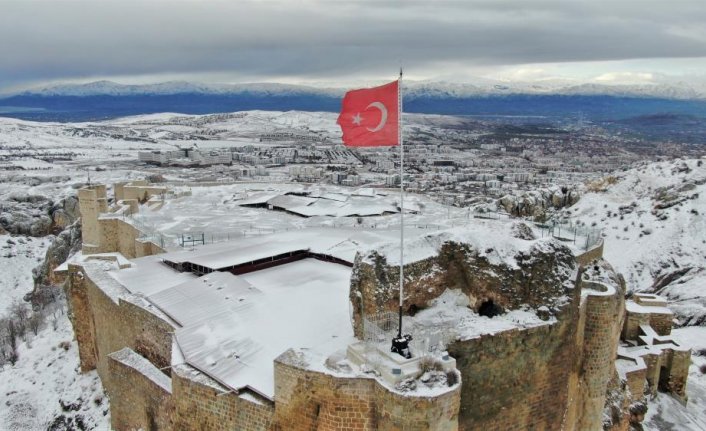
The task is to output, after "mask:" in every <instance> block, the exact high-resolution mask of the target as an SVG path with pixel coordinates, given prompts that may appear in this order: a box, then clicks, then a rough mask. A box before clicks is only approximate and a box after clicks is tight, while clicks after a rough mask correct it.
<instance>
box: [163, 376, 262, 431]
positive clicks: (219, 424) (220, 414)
mask: <svg viewBox="0 0 706 431" xmlns="http://www.w3.org/2000/svg"><path fill="white" fill-rule="evenodd" d="M199 377H200V378H201V379H202V380H210V379H208V378H207V377H206V376H203V375H199ZM172 391H173V400H174V401H173V402H174V408H175V420H174V428H173V429H174V430H202V431H219V430H224V429H228V430H248V431H266V430H269V429H270V424H271V422H272V416H273V414H274V405H273V403H272V402H270V401H268V400H264V399H263V400H261V401H260V402H255V401H250V400H247V399H244V398H242V397H240V396H239V395H238V394H235V393H232V392H231V393H227V392H224V391H223V389H219V388H218V387H217V386H215V385H213V384H208V383H207V382H205V381H204V382H201V383H199V382H197V381H195V380H194V379H192V378H190V376H189V371H188V370H183V369H179V368H177V369H175V370H174V371H173V372H172ZM253 398H254V397H253Z"/></svg>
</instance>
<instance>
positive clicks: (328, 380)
mask: <svg viewBox="0 0 706 431" xmlns="http://www.w3.org/2000/svg"><path fill="white" fill-rule="evenodd" d="M459 396H460V391H459V387H457V388H456V389H453V390H451V391H449V392H447V393H445V394H443V395H441V396H436V397H428V398H427V397H420V396H405V395H400V394H396V393H394V392H391V391H390V390H388V389H386V388H384V387H382V386H381V385H380V383H378V382H377V381H376V380H375V379H373V378H360V377H358V378H352V377H336V376H332V375H329V374H324V373H320V372H316V371H312V370H310V369H307V368H306V364H305V363H302V362H301V361H300V360H299V359H298V358H297V356H296V353H295V352H294V351H292V350H290V351H288V352H285V353H284V354H282V355H280V357H279V358H277V359H276V360H275V405H276V408H275V416H274V426H273V430H274V431H305V430H318V431H334V430H341V429H344V430H361V431H362V430H365V431H375V430H379V431H393V430H409V431H422V430H430V431H455V430H457V429H459V428H458V422H457V418H458V405H459Z"/></svg>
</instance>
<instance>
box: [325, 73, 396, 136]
mask: <svg viewBox="0 0 706 431" xmlns="http://www.w3.org/2000/svg"><path fill="white" fill-rule="evenodd" d="M398 91H399V81H394V82H391V83H389V84H385V85H382V86H380V87H374V88H363V89H360V90H351V91H349V92H347V93H346V95H345V96H343V103H342V104H341V114H340V115H339V116H338V120H336V123H338V125H339V126H341V130H342V131H343V143H344V144H345V145H348V146H351V147H378V146H383V145H399V134H398V131H399V121H398V120H399V115H400V114H399V104H398V99H397V96H398Z"/></svg>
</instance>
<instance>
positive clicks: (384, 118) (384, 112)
mask: <svg viewBox="0 0 706 431" xmlns="http://www.w3.org/2000/svg"><path fill="white" fill-rule="evenodd" d="M370 108H377V109H379V110H380V114H381V117H380V123H379V124H378V125H377V126H375V127H373V128H372V129H371V128H370V127H366V129H368V131H369V132H378V131H380V130H382V128H383V127H385V123H387V108H386V107H385V105H383V104H382V102H373V103H371V104H370V105H368V106H366V107H365V109H366V110H368V109H370Z"/></svg>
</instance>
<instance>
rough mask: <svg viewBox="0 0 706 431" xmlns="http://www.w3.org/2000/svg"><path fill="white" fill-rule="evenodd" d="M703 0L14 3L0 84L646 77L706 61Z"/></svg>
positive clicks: (1, 52)
mask: <svg viewBox="0 0 706 431" xmlns="http://www.w3.org/2000/svg"><path fill="white" fill-rule="evenodd" d="M704 23H706V6H704V3H703V0H692V1H678V0H671V1H650V0H613V1H595V0H593V1H583V0H560V1H534V0H507V1H503V0H487V1H480V0H469V1H438V0H428V1H414V0H400V1H384V0H383V1H381V0H374V1H372V0H371V1H344V0H329V1H319V0H300V1H295V0H291V1H277V0H260V1H196V0H171V1H164V0H140V1H135V0H133V1H115V0H93V1H63V0H54V1H35V0H22V1H7V0H0V90H3V89H5V90H7V89H13V88H20V87H23V86H29V85H37V84H41V83H46V82H57V81H64V82H67V81H68V82H71V81H78V82H81V81H90V80H95V79H106V78H107V79H113V80H116V81H118V82H123V83H143V82H157V81H164V80H171V79H187V80H195V81H203V82H265V81H269V82H272V81H279V82H291V83H317V82H320V83H326V84H329V85H330V84H332V83H339V82H340V83H348V82H356V81H362V80H371V79H386V77H388V76H389V77H394V76H395V73H396V71H397V69H398V67H399V65H400V64H403V65H404V66H405V69H406V74H407V75H408V76H410V77H411V78H412V79H433V80H437V79H443V80H451V81H457V82H467V81H471V82H472V77H475V76H482V77H488V78H494V79H498V78H500V79H509V80H535V79H543V78H548V77H559V76H561V77H568V78H572V79H580V80H597V81H601V82H618V81H621V82H622V81H626V82H632V81H636V82H641V81H649V80H651V79H653V78H654V76H655V75H658V74H666V75H674V76H689V75H703V74H704V72H705V71H706V68H705V66H706V25H704Z"/></svg>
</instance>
